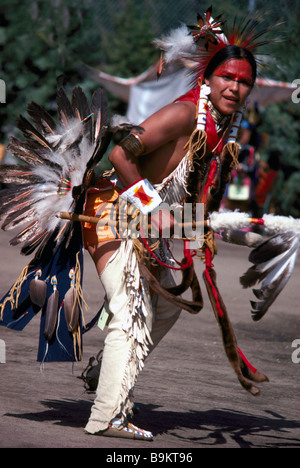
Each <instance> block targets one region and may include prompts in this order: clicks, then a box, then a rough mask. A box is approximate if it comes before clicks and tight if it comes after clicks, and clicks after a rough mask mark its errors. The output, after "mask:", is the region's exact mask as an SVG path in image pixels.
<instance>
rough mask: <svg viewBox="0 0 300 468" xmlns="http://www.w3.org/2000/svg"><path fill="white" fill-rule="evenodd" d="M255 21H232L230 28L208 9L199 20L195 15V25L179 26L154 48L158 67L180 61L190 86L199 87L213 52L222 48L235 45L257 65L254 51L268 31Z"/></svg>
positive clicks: (245, 19)
mask: <svg viewBox="0 0 300 468" xmlns="http://www.w3.org/2000/svg"><path fill="white" fill-rule="evenodd" d="M259 26H260V21H259V20H258V19H256V18H254V19H252V18H251V19H249V18H244V19H242V20H240V21H238V20H237V19H236V18H235V19H234V23H233V25H232V27H229V26H228V24H227V23H226V22H225V21H224V20H223V19H222V15H218V16H217V17H215V18H213V17H212V7H210V8H208V9H207V11H206V13H205V14H204V15H203V16H202V15H200V14H199V13H198V14H197V24H196V25H185V24H182V25H181V26H180V27H179V28H177V29H174V30H172V31H170V33H168V34H166V35H165V36H163V37H162V38H160V39H156V40H155V41H154V44H155V46H156V47H157V48H159V49H160V50H161V51H162V57H161V62H162V63H161V65H160V69H162V67H163V64H166V65H168V64H170V63H172V62H175V61H181V62H183V63H184V65H185V66H186V67H187V68H188V69H189V70H190V74H191V75H192V77H193V83H195V84H196V83H199V82H201V81H202V79H203V74H204V72H205V70H206V68H207V66H208V64H209V62H210V61H211V59H212V58H213V57H214V56H215V54H216V53H217V52H219V51H220V50H221V49H223V48H224V47H228V46H231V45H236V46H239V47H243V48H245V49H247V50H248V51H250V52H251V53H252V54H253V55H254V57H255V60H256V62H257V63H259V62H260V59H259V56H258V54H257V49H258V48H259V47H261V46H263V45H266V44H267V43H268V41H267V40H265V39H262V36H263V35H265V34H266V32H267V30H268V28H259Z"/></svg>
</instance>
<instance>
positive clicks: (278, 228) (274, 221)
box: [263, 214, 300, 234]
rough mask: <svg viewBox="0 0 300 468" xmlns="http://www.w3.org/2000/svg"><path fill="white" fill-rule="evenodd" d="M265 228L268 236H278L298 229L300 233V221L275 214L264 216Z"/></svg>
mask: <svg viewBox="0 0 300 468" xmlns="http://www.w3.org/2000/svg"><path fill="white" fill-rule="evenodd" d="M263 220H264V228H265V231H266V233H267V234H277V233H280V232H285V231H289V230H290V229H296V230H299V232H300V219H295V218H292V217H291V216H289V217H288V216H275V215H273V214H265V215H264V216H263Z"/></svg>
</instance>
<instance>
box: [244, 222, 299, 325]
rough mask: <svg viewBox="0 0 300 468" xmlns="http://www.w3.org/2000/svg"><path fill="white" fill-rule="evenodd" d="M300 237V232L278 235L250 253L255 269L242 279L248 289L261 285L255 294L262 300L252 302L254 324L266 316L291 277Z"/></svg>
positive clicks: (251, 269)
mask: <svg viewBox="0 0 300 468" xmlns="http://www.w3.org/2000/svg"><path fill="white" fill-rule="evenodd" d="M299 235H300V232H299V231H298V230H290V231H286V232H283V233H279V234H276V235H274V236H273V237H270V238H269V239H267V240H266V241H265V242H262V243H261V244H260V245H259V246H258V247H256V248H255V249H254V250H253V251H252V252H251V253H250V255H249V261H250V262H251V263H253V266H252V267H250V268H249V269H248V270H247V272H246V273H245V274H244V275H243V276H242V277H241V278H240V282H241V284H242V286H243V287H244V288H250V287H253V286H255V285H256V284H257V283H258V284H260V287H259V288H257V289H253V290H252V291H253V294H254V295H255V297H256V298H257V299H258V301H251V306H252V311H251V314H252V318H253V320H254V321H257V320H260V319H261V318H262V317H263V316H264V315H265V314H266V312H267V311H268V309H269V308H270V306H271V305H272V304H273V302H274V301H275V299H276V298H277V297H278V295H279V294H280V293H281V291H282V290H283V288H284V287H285V285H286V284H287V282H288V280H289V278H290V277H291V274H292V272H293V269H294V266H295V261H296V258H297V255H298V249H299V246H300V237H299Z"/></svg>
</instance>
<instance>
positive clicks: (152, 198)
mask: <svg viewBox="0 0 300 468" xmlns="http://www.w3.org/2000/svg"><path fill="white" fill-rule="evenodd" d="M119 196H120V198H122V199H123V200H126V201H128V202H129V203H132V204H133V205H134V206H136V208H137V209H138V210H140V211H141V213H143V214H148V213H150V212H151V211H153V210H154V209H155V208H157V207H158V206H159V205H160V204H161V203H162V199H161V198H160V196H159V194H158V192H157V191H156V190H155V188H154V187H152V185H151V184H150V182H149V180H148V179H140V180H137V181H136V182H134V183H133V184H132V185H129V187H126V189H124V190H123V191H122V192H121V193H120V195H119Z"/></svg>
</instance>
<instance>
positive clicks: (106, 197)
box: [82, 178, 120, 247]
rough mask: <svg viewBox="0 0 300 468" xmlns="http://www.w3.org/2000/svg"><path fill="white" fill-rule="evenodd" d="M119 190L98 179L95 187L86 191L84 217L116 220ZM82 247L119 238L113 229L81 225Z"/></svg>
mask: <svg viewBox="0 0 300 468" xmlns="http://www.w3.org/2000/svg"><path fill="white" fill-rule="evenodd" d="M119 193H120V190H119V189H118V188H117V187H115V186H114V185H112V184H111V183H110V182H109V181H107V180H105V179H102V178H101V179H98V180H97V181H96V183H95V186H94V187H92V188H91V189H89V190H88V192H87V197H86V203H85V208H84V213H83V214H84V215H85V216H93V217H99V219H101V220H104V219H105V218H107V219H108V220H109V219H115V220H116V213H117V210H116V203H117V200H118V198H119ZM82 230H83V238H84V246H85V247H87V246H89V245H95V244H98V243H99V242H104V241H107V240H112V239H117V238H119V235H118V232H117V230H116V229H115V228H114V227H111V226H108V225H104V226H103V225H100V224H92V223H87V222H84V223H82Z"/></svg>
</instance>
